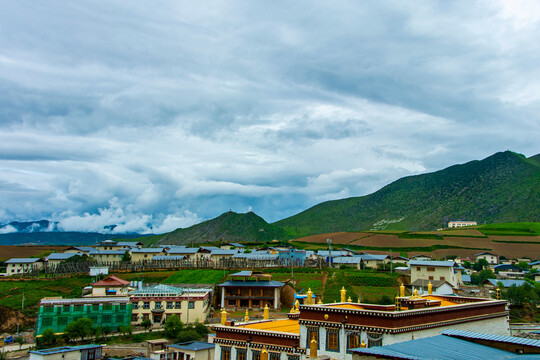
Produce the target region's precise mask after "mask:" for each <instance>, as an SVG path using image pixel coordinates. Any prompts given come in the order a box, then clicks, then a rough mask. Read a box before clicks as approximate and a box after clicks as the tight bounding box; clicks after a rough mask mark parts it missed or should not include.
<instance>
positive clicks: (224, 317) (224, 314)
mask: <svg viewBox="0 0 540 360" xmlns="http://www.w3.org/2000/svg"><path fill="white" fill-rule="evenodd" d="M226 323H227V312H226V311H225V309H221V325H225V324H226Z"/></svg>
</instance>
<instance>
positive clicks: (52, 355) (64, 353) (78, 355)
mask: <svg viewBox="0 0 540 360" xmlns="http://www.w3.org/2000/svg"><path fill="white" fill-rule="evenodd" d="M103 346H104V345H95V344H90V345H79V346H62V347H57V348H52V349H41V350H31V351H30V352H29V353H30V360H99V359H101V349H102V348H103Z"/></svg>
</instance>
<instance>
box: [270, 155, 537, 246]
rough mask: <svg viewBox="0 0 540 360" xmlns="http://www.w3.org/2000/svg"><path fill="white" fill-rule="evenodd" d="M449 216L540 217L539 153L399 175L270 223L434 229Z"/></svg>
mask: <svg viewBox="0 0 540 360" xmlns="http://www.w3.org/2000/svg"><path fill="white" fill-rule="evenodd" d="M449 220H472V221H477V222H478V223H479V224H485V223H495V222H498V223H503V222H520V221H521V222H522V221H540V154H539V155H536V156H533V157H530V158H528V159H527V158H526V157H525V156H523V155H521V154H516V153H513V152H510V151H505V152H500V153H496V154H494V155H492V156H490V157H488V158H486V159H484V160H481V161H471V162H468V163H466V164H462V165H454V166H451V167H449V168H446V169H444V170H440V171H436V172H433V173H428V174H422V175H415V176H408V177H404V178H401V179H399V180H397V181H395V182H393V183H391V184H389V185H387V186H385V187H383V188H382V189H380V190H379V191H377V192H375V193H373V194H370V195H367V196H362V197H353V198H348V199H342V200H334V201H327V202H324V203H321V204H318V205H316V206H314V207H312V208H310V209H308V210H305V211H303V212H301V213H299V214H297V215H294V216H291V217H289V218H286V219H283V220H280V221H278V222H276V223H274V224H273V225H276V226H279V227H282V228H283V229H285V230H286V231H287V233H290V234H294V235H296V236H307V235H313V234H323V233H329V232H339V231H362V230H392V229H395V230H398V229H399V230H435V229H437V228H440V227H443V226H445V224H446V223H447V222H448V221H449Z"/></svg>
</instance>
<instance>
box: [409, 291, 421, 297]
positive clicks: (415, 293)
mask: <svg viewBox="0 0 540 360" xmlns="http://www.w3.org/2000/svg"><path fill="white" fill-rule="evenodd" d="M419 297H420V296H418V290H416V289H414V291H413V295H412V297H411V299H418V298H419Z"/></svg>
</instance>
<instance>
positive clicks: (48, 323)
mask: <svg viewBox="0 0 540 360" xmlns="http://www.w3.org/2000/svg"><path fill="white" fill-rule="evenodd" d="M41 326H52V318H49V317H47V318H42V319H41Z"/></svg>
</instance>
